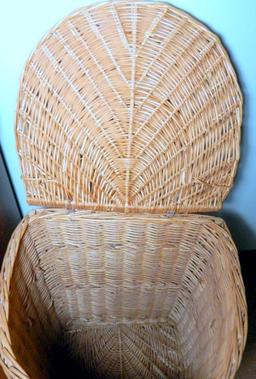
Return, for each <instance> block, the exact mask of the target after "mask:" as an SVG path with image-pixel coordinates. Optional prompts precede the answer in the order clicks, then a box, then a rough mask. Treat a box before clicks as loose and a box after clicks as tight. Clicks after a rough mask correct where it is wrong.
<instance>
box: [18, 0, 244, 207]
mask: <svg viewBox="0 0 256 379" xmlns="http://www.w3.org/2000/svg"><path fill="white" fill-rule="evenodd" d="M241 119H242V96H241V93H240V89H239V85H238V83H237V79H236V75H235V73H234V70H233V67H232V64H231V63H230V60H229V58H228V56H227V53H226V51H225V50H224V48H223V47H222V45H221V43H220V41H219V39H218V38H217V37H216V36H215V35H214V34H213V33H211V32H210V31H209V30H208V29H207V28H206V27H204V26H203V25H202V24H200V23H199V22H197V21H196V20H194V19H193V18H192V17H190V16H188V15H187V14H185V13H183V12H181V11H179V10H177V9H175V8H173V7H171V6H169V5H167V4H161V3H154V2H148V1H138V2H137V1H132V2H126V1H120V2H118V1H114V2H106V3H104V4H100V5H97V6H92V7H89V8H83V9H81V10H79V11H77V12H75V13H74V14H72V15H71V16H69V17H67V18H66V19H65V20H64V21H63V22H61V23H60V24H59V25H57V26H56V27H55V28H54V29H52V30H51V32H50V33H49V34H48V35H47V36H46V37H45V38H44V39H43V40H42V41H41V42H40V44H39V45H38V46H37V48H36V50H35V52H34V53H33V54H32V56H31V57H30V59H29V60H28V62H27V65H26V68H25V71H24V75H23V79H22V82H21V85H20V93H19V102H18V108H17V147H18V152H19V156H20V159H21V167H22V172H23V179H24V182H25V185H26V191H27V199H28V202H29V203H30V204H41V205H47V206H53V207H69V208H87V209H97V210H116V211H125V212H156V213H159V212H166V211H168V210H175V211H177V212H181V213H184V212H194V213H195V212H204V211H209V210H217V209H220V208H221V206H222V202H223V200H224V199H225V197H226V196H227V194H228V192H229V189H230V187H231V186H232V183H233V178H234V175H235V172H236V167H237V162H238V160H239V141H240V125H241Z"/></svg>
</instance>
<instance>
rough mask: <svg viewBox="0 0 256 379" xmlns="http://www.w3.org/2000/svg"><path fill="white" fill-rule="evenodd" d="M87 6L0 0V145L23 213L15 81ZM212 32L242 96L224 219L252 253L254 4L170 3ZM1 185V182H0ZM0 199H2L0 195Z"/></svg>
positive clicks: (223, 0)
mask: <svg viewBox="0 0 256 379" xmlns="http://www.w3.org/2000/svg"><path fill="white" fill-rule="evenodd" d="M90 3H92V1H86V0H44V1H43V2H38V1H35V0H23V1H18V0H16V1H15V0H2V2H1V4H0V54H1V55H0V141H1V145H2V148H3V151H4V155H5V158H6V160H7V165H8V168H9V171H10V174H11V178H12V181H13V184H14V187H15V190H16V193H17V196H18V199H19V202H20V205H21V209H22V211H23V213H24V214H25V213H27V212H28V211H29V209H30V208H31V207H29V206H28V205H27V204H26V200H25V194H24V187H23V183H22V180H21V178H20V175H21V173H20V167H19V162H18V157H17V153H16V147H15V138H14V119H15V108H16V98H17V91H18V86H19V78H20V75H21V72H22V69H23V67H24V64H25V61H26V59H27V57H28V56H29V55H30V53H31V51H32V50H33V49H34V47H35V46H36V44H37V43H38V42H39V40H40V39H41V38H42V36H43V35H44V34H45V33H46V32H47V31H48V30H49V28H51V27H52V26H53V25H54V24H55V23H56V22H58V21H59V20H61V19H62V18H63V17H64V16H66V15H67V14H69V13H70V12H72V11H73V10H74V9H76V8H79V7H81V6H83V5H87V4H90ZM172 4H173V5H175V6H177V7H179V8H181V9H183V10H185V11H188V12H189V13H191V14H192V15H193V16H195V17H196V18H198V19H199V20H201V21H203V22H204V23H205V24H207V25H208V26H209V27H210V28H211V29H212V30H213V31H214V32H216V33H217V34H218V35H219V36H220V37H221V38H222V41H223V42H224V45H225V46H226V48H227V49H228V51H229V53H230V55H231V58H232V60H233V63H234V64H235V66H236V68H237V72H238V75H239V79H240V83H241V86H242V89H243V93H244V96H245V112H244V123H243V139H242V152H241V161H240V166H239V171H238V175H237V177H236V180H235V187H234V189H233V190H232V192H231V194H230V195H229V197H228V199H227V200H226V202H225V206H224V210H223V212H222V215H223V217H224V218H225V219H226V221H227V222H228V225H229V226H230V229H231V232H232V234H233V237H234V239H235V241H236V242H237V244H238V246H239V248H240V249H255V248H256V199H255V198H256V125H255V124H256V43H255V38H256V23H255V15H256V2H255V1H254V0H243V1H239V0H233V1H229V0H194V1H192V0H174V1H173V2H172ZM0 180H1V179H0ZM0 196H1V194H0Z"/></svg>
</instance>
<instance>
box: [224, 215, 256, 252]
mask: <svg viewBox="0 0 256 379" xmlns="http://www.w3.org/2000/svg"><path fill="white" fill-rule="evenodd" d="M219 216H220V217H221V218H223V219H224V220H225V222H226V224H227V226H228V228H229V230H230V233H231V235H232V238H233V240H234V242H235V244H236V246H237V248H238V249H240V250H247V246H256V235H255V232H254V231H253V229H252V228H251V227H250V226H249V225H248V224H247V222H246V221H245V220H244V219H243V218H242V217H241V216H240V215H239V214H237V213H236V212H235V210H234V211H232V210H225V209H224V210H222V211H221V212H219Z"/></svg>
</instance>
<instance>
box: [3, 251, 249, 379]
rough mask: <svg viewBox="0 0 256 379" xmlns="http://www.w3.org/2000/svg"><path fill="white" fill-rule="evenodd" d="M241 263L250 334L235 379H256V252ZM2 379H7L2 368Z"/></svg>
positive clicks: (243, 257) (244, 257)
mask: <svg viewBox="0 0 256 379" xmlns="http://www.w3.org/2000/svg"><path fill="white" fill-rule="evenodd" d="M240 262H241V268H242V273H243V278H244V283H245V288H246V296H247V303H248V311H249V333H248V339H247V345H246V349H245V353H244V356H243V360H242V364H241V367H240V369H239V371H238V373H237V376H236V378H235V379H256V275H255V268H256V264H255V263H256V251H255V252H252V251H251V252H243V253H240ZM0 379H5V376H4V375H3V373H2V372H1V368H0ZM223 379H226V378H223Z"/></svg>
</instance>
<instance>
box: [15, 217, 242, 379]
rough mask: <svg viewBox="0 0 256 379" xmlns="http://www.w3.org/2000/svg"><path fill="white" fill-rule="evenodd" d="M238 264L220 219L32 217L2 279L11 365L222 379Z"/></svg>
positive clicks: (43, 371) (232, 357)
mask: <svg viewBox="0 0 256 379" xmlns="http://www.w3.org/2000/svg"><path fill="white" fill-rule="evenodd" d="M237 267H238V262H237V258H236V254H235V248H234V245H233V243H232V241H231V239H230V237H229V234H228V233H227V232H226V230H225V229H223V228H222V227H221V226H220V225H219V224H218V222H217V219H211V218H209V217H202V216H179V217H173V218H170V219H168V218H164V217H152V216H151V217H147V216H136V217H135V216H133V217H132V216H124V215H123V216H121V215H114V217H113V215H112V216H111V217H110V216H109V215H107V214H93V213H88V212H85V211H80V212H75V213H70V214H69V213H68V212H66V211H65V212H64V211H54V212H50V211H47V212H45V211H44V212H42V213H40V212H39V214H36V216H32V217H31V218H30V220H29V222H28V227H27V229H26V232H25V234H24V235H23V237H22V239H21V240H20V241H19V250H18V252H17V256H16V259H15V264H14V267H13V273H12V278H11V282H10V293H9V298H8V302H9V319H8V327H9V331H10V335H11V341H12V349H13V352H14V354H15V356H16V359H17V362H18V363H19V365H20V366H21V367H22V368H23V369H24V371H25V372H26V373H27V375H28V377H31V378H38V379H41V378H42V379H45V378H59V377H62V378H65V377H67V378H70V377H72V378H93V377H95V378H133V379H134V378H164V377H165V378H166V377H168V378H175V379H177V378H195V379H200V378H202V379H207V378H209V379H212V378H224V377H225V378H228V377H230V373H232V370H235V369H236V365H237V364H238V361H239V357H240V351H239V350H240V349H241V343H242V342H241V340H239V338H240V337H239V333H240V329H239V328H241V325H240V324H239V322H240V321H241V320H240V319H239V320H238V319H237V307H238V305H237V304H238V301H237V297H239V296H241V297H242V295H241V294H240V293H239V291H240V290H241V288H240V287H239V286H240V285H241V278H240V273H239V270H237ZM234 278H235V280H236V282H237V289H236V291H237V292H235V291H234V288H233V285H234ZM239 288H240V289H239ZM238 293H239V294H238ZM234 340H235V343H233V345H232V342H233V341H234ZM224 357H225V358H224Z"/></svg>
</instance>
